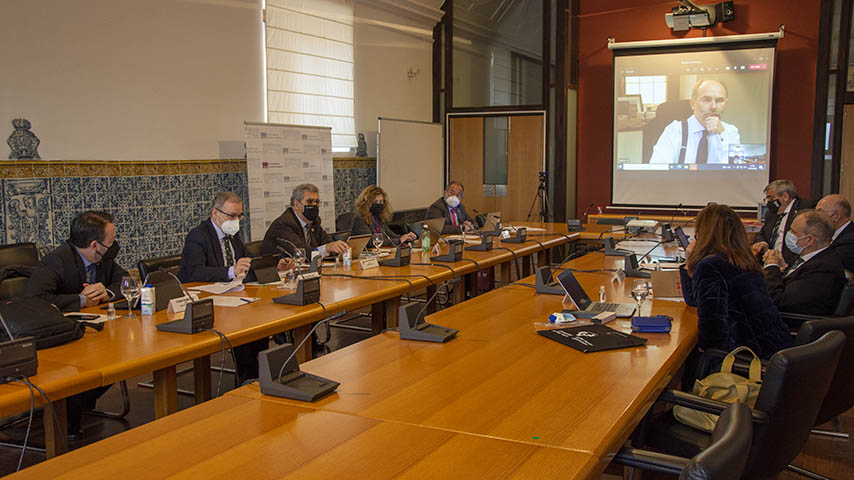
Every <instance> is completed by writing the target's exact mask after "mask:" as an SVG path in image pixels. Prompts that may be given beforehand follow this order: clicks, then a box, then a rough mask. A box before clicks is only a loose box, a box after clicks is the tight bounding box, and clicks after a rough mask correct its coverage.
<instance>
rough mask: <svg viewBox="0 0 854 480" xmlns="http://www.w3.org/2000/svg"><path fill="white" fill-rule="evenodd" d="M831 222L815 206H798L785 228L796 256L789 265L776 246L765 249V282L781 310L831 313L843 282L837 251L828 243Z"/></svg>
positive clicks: (787, 239) (831, 226)
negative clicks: (787, 227) (808, 207)
mask: <svg viewBox="0 0 854 480" xmlns="http://www.w3.org/2000/svg"><path fill="white" fill-rule="evenodd" d="M833 231H834V229H833V225H832V224H831V223H830V220H829V219H828V218H827V216H826V215H825V214H824V213H822V212H819V211H816V210H801V211H800V212H798V214H797V216H795V220H794V221H793V222H792V226H791V227H790V228H789V230H788V231H787V232H786V238H785V242H786V246H787V247H788V248H789V250H790V251H792V252H793V253H794V254H795V255H796V258H795V260H794V261H793V262H792V264H791V265H789V264H787V262H786V261H785V260H784V259H783V254H782V253H781V252H780V251H779V250H768V251H766V252H765V256H764V258H763V260H764V262H765V286H766V287H767V288H768V293H769V294H770V295H771V298H772V299H773V300H774V304H775V305H776V306H777V308H778V309H780V310H781V311H783V312H794V313H809V314H815V315H826V314H831V313H833V311H834V310H835V309H836V303H837V302H838V301H839V294H840V293H841V292H842V286H843V285H844V284H845V274H844V272H843V271H842V263H841V262H840V260H839V255H837V253H836V251H835V250H833V249H832V248H828V247H829V246H830V241H831V239H832V238H833Z"/></svg>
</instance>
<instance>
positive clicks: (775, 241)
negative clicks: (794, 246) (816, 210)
mask: <svg viewBox="0 0 854 480" xmlns="http://www.w3.org/2000/svg"><path fill="white" fill-rule="evenodd" d="M764 191H765V202H766V205H767V206H768V213H767V214H766V215H765V223H764V224H763V225H762V229H761V230H760V231H759V233H757V234H756V237H754V238H753V245H752V248H753V253H754V254H755V255H757V256H759V255H762V254H763V253H765V251H767V250H777V251H778V252H782V254H783V259H784V260H785V261H786V263H788V264H791V263H792V262H794V261H795V259H796V258H797V257H798V256H797V254H795V253H794V252H792V251H791V250H789V248H788V247H787V246H786V244H785V242H783V238H784V237H785V235H786V232H787V231H788V230H789V229H790V228H791V226H792V221H793V220H794V218H795V214H796V213H798V211H799V210H801V209H804V208H811V207H812V206H813V205H812V204H809V202H808V201H806V200H803V199H801V198H800V197H798V191H797V189H795V185H794V184H793V183H792V182H790V181H788V180H774V181H773V182H771V183H769V184H768V186H766V187H765V190H764Z"/></svg>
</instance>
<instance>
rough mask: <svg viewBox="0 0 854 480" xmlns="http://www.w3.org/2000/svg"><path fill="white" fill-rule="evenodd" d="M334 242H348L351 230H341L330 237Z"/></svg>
mask: <svg viewBox="0 0 854 480" xmlns="http://www.w3.org/2000/svg"><path fill="white" fill-rule="evenodd" d="M330 237H332V240H336V241H341V242H346V241H347V239H348V238H350V230H341V231H338V232H335V233H333V234H332V235H330Z"/></svg>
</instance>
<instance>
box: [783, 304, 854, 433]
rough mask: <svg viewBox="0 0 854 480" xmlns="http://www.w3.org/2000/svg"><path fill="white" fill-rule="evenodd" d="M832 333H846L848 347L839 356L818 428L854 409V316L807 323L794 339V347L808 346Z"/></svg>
mask: <svg viewBox="0 0 854 480" xmlns="http://www.w3.org/2000/svg"><path fill="white" fill-rule="evenodd" d="M833 330H838V331H840V332H842V333H844V334H845V337H846V342H845V348H844V349H843V350H842V355H840V357H839V365H838V366H837V367H836V372H835V373H834V375H833V379H832V380H831V381H830V388H828V389H827V396H825V397H824V402H823V403H822V404H821V409H819V411H818V416H817V417H816V419H815V425H821V424H822V423H825V422H827V421H829V420H832V419H833V418H834V417H836V416H838V415H841V414H842V413H843V412H846V411H848V410H849V409H850V408H851V407H854V381H852V378H854V317H824V318H817V319H815V320H810V321H807V322H804V324H803V325H801V329H800V330H799V331H798V337H797V338H796V339H795V345H806V344H808V343H811V342H814V341H815V340H817V339H819V338H821V336H822V335H824V334H825V333H827V332H830V331H833Z"/></svg>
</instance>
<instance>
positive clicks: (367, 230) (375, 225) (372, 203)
mask: <svg viewBox="0 0 854 480" xmlns="http://www.w3.org/2000/svg"><path fill="white" fill-rule="evenodd" d="M392 215H394V210H392V208H391V204H390V203H389V201H388V196H387V195H386V193H385V190H383V189H382V188H380V187H378V186H376V185H370V186H368V187H365V189H364V190H362V193H360V194H359V197H358V198H356V204H355V205H354V206H353V223H352V224H351V226H350V234H351V235H365V234H374V233H376V232H382V233H383V234H384V235H383V237H384V238H385V240H384V241H383V245H397V244H400V243H404V242H411V241H413V240H415V239H416V238H418V237H417V236H416V235H415V234H414V233H412V232H409V233H407V234H404V235H397V234H395V233H394V232H393V231H391V229H390V228H388V223H389V222H390V221H391V217H392Z"/></svg>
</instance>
